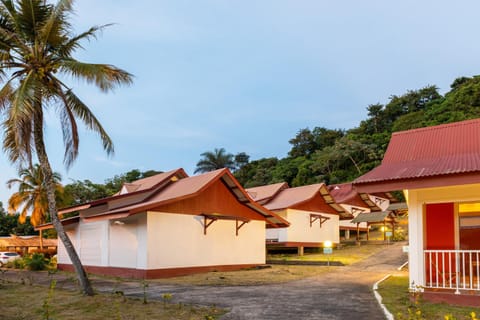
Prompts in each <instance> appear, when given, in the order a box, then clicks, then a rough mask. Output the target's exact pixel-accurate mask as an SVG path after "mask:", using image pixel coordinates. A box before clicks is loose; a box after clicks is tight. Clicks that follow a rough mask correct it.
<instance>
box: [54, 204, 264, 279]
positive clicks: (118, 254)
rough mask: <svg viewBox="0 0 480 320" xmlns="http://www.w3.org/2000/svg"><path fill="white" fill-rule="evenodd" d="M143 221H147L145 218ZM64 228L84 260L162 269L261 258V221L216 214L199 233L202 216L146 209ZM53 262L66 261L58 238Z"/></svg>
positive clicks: (94, 263) (255, 261)
mask: <svg viewBox="0 0 480 320" xmlns="http://www.w3.org/2000/svg"><path fill="white" fill-rule="evenodd" d="M147 221H148V223H147ZM68 234H69V236H70V238H71V239H72V242H73V243H74V246H75V249H76V250H77V253H78V254H79V256H80V259H81V261H82V263H83V264H84V265H86V266H104V267H122V268H134V269H142V270H147V269H162V268H175V267H197V266H216V265H238V264H264V263H265V222H264V221H254V220H252V221H250V222H249V223H247V224H245V225H244V226H242V228H241V229H240V230H239V232H238V236H236V235H235V221H231V220H218V221H215V222H214V223H212V224H211V225H210V226H209V227H208V229H207V234H206V235H204V234H203V217H200V216H196V215H183V214H171V213H159V212H148V213H141V214H137V215H135V216H134V217H132V218H128V219H122V220H118V221H113V220H105V221H98V222H89V223H86V222H83V221H82V222H81V223H79V224H78V225H77V226H76V227H74V228H70V229H69V230H68ZM58 262H59V263H65V264H70V263H71V262H70V259H69V257H68V256H67V254H66V252H65V248H64V247H63V245H62V244H60V245H59V247H58Z"/></svg>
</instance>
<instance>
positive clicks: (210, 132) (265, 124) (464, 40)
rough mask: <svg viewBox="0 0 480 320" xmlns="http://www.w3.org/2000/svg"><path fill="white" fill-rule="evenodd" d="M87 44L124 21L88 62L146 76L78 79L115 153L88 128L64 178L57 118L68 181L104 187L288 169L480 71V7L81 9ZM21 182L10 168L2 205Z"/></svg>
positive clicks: (301, 4)
mask: <svg viewBox="0 0 480 320" xmlns="http://www.w3.org/2000/svg"><path fill="white" fill-rule="evenodd" d="M75 8H76V15H75V16H74V17H73V22H74V26H75V28H76V30H77V31H78V32H80V31H83V30H86V29H87V28H88V27H90V26H92V25H99V24H106V23H115V25H113V26H111V27H109V28H107V29H106V30H105V31H104V32H103V33H102V35H101V37H100V38H99V39H98V40H97V41H93V42H91V43H85V44H84V46H85V50H84V51H79V52H78V54H77V56H76V57H77V58H78V59H79V60H83V61H88V62H98V63H111V64H114V65H116V66H118V67H121V68H123V69H125V70H127V71H129V72H130V73H132V74H134V76H135V80H134V81H135V82H134V84H133V85H132V86H130V87H121V88H118V89H117V90H115V91H114V92H113V93H110V94H103V93H100V92H99V91H98V90H97V89H96V88H94V87H91V86H87V85H85V84H83V83H77V82H72V81H70V82H69V83H70V85H71V86H72V88H73V89H74V90H76V91H77V93H78V94H79V95H80V96H81V97H82V98H83V100H84V101H85V102H86V103H87V104H88V105H89V106H90V107H91V109H92V110H93V112H94V113H95V114H96V115H97V117H98V118H99V119H100V121H101V122H102V123H103V125H104V127H105V129H106V130H107V131H108V132H109V134H110V135H111V137H112V139H113V140H114V143H115V150H116V152H115V155H114V157H111V158H109V157H107V156H106V154H105V153H104V152H103V151H102V148H101V144H100V142H99V140H98V139H97V137H96V136H95V135H94V134H92V133H91V132H88V131H85V130H83V129H82V132H81V142H80V156H79V158H78V159H77V161H76V163H75V164H74V166H73V167H72V168H71V169H70V170H69V171H68V172H66V171H65V169H64V167H63V164H62V157H63V149H62V148H63V146H62V141H61V138H60V137H61V134H60V131H59V123H58V119H57V118H56V117H55V115H54V114H51V115H50V116H49V118H48V119H47V129H46V136H47V145H48V151H49V153H50V158H51V161H52V164H53V167H54V170H55V171H58V172H60V173H62V175H63V182H64V183H69V182H70V179H80V180H83V179H90V180H92V181H94V182H100V183H101V182H103V181H104V180H105V179H107V178H110V177H112V176H114V175H116V174H121V173H124V172H127V171H129V170H131V169H135V168H137V169H140V170H148V169H155V170H171V169H174V168H178V167H183V168H184V169H185V170H186V171H187V172H188V173H189V174H193V170H194V169H195V164H196V162H197V161H198V160H199V159H200V154H201V153H202V152H204V151H207V150H213V149H214V148H218V147H224V148H226V150H227V151H228V152H230V153H238V152H246V153H247V154H249V155H250V156H251V159H259V158H262V157H279V158H281V157H284V156H286V154H287V152H288V151H289V149H290V145H289V143H288V140H289V139H291V138H292V137H294V136H295V134H296V133H297V132H298V130H299V129H301V128H306V127H310V128H313V127H315V126H323V127H327V128H332V129H333V128H343V129H348V128H352V127H354V126H357V125H358V124H359V122H360V121H361V120H363V119H365V118H366V114H367V112H366V107H367V106H368V105H369V104H373V103H377V102H380V103H385V102H386V101H387V100H388V97H389V96H391V95H392V94H397V95H400V94H403V93H405V92H406V91H407V90H410V89H419V88H421V87H424V86H427V85H437V86H438V87H439V88H440V91H441V92H445V91H447V90H448V88H449V85H450V83H451V82H452V81H453V80H454V79H455V78H456V77H459V76H472V75H475V74H478V73H479V70H480V41H479V38H478V32H479V31H480V19H478V12H479V11H480V3H479V2H478V1H442V0H440V1H410V0H403V1H395V2H394V1H384V0H379V1H369V0H366V1H356V0H351V1H346V0H343V1H342V0H339V1H321V0H289V1H287V0H262V1H259V0H254V1H251V0H242V1H234V0H230V1H229V0H223V1H220V0H217V1H214V0H201V1H193V0H190V1H182V0H174V1H173V0H170V1H160V0H137V1H130V0H128V1H127V0H115V1H113V0H102V1H98V0H96V1H94V0H78V1H77V2H76V4H75ZM15 176H16V170H15V168H14V167H13V166H11V165H10V164H8V162H7V161H6V159H5V157H4V156H3V155H2V156H0V200H2V201H3V202H4V203H5V202H6V201H7V199H8V197H9V194H10V193H11V191H9V190H7V189H6V188H5V181H7V180H8V179H10V178H13V177H15Z"/></svg>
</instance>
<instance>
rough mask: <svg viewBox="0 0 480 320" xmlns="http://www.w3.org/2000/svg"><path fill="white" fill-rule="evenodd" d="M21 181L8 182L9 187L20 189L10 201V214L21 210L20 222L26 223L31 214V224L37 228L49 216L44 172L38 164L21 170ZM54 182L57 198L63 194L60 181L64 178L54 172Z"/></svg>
mask: <svg viewBox="0 0 480 320" xmlns="http://www.w3.org/2000/svg"><path fill="white" fill-rule="evenodd" d="M18 175H19V177H20V178H19V179H18V178H15V179H10V180H8V181H7V187H8V188H9V189H11V188H12V187H13V186H15V185H16V186H17V187H18V191H17V192H15V193H14V194H12V196H11V197H10V199H9V200H8V212H9V213H10V214H13V213H16V212H18V210H19V209H21V210H20V216H19V221H20V223H25V220H26V218H27V215H28V213H31V223H32V225H33V226H34V227H35V226H37V225H39V224H42V223H45V221H46V220H47V216H48V201H47V192H46V188H45V179H44V177H43V172H42V170H41V168H40V166H39V165H38V164H35V165H34V166H33V167H32V168H31V169H21V170H20V171H19V173H18ZM52 177H53V180H54V183H55V193H56V196H57V198H58V197H59V196H61V195H62V194H63V186H62V185H61V183H60V181H61V180H62V177H61V176H60V174H59V173H57V172H54V173H53V175H52Z"/></svg>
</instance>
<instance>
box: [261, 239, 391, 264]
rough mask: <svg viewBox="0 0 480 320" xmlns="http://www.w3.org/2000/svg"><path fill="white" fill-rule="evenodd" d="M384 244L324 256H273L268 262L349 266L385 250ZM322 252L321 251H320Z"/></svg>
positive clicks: (341, 249) (347, 247) (351, 247)
mask: <svg viewBox="0 0 480 320" xmlns="http://www.w3.org/2000/svg"><path fill="white" fill-rule="evenodd" d="M385 246H386V245H384V244H364V245H361V246H357V245H344V246H342V247H339V248H334V249H333V253H332V254H323V252H316V253H305V255H303V256H299V255H297V254H271V255H268V256H267V260H271V261H282V260H283V261H295V260H298V261H323V262H328V261H338V262H340V263H342V264H344V265H349V264H352V263H355V262H358V261H361V260H363V259H366V258H368V257H369V256H371V255H373V254H375V253H377V252H379V251H381V250H383V249H385ZM319 251H321V249H320V250H319Z"/></svg>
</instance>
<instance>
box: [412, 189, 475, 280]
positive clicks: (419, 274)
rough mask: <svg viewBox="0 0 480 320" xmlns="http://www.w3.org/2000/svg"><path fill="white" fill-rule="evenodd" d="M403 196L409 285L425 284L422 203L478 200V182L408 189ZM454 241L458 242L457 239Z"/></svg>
mask: <svg viewBox="0 0 480 320" xmlns="http://www.w3.org/2000/svg"><path fill="white" fill-rule="evenodd" d="M405 198H406V199H407V203H408V238H409V268H408V270H409V276H410V285H412V283H413V285H414V286H417V285H420V286H422V285H425V272H424V270H425V267H424V256H423V250H424V241H423V240H424V226H423V223H424V212H423V206H424V204H428V203H445V202H455V203H458V202H470V201H480V184H472V185H462V186H453V187H443V188H429V189H415V190H408V191H406V192H405ZM457 236H458V235H457ZM456 242H457V244H458V242H459V240H458V239H457V240H456ZM412 289H414V288H413V287H412Z"/></svg>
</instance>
